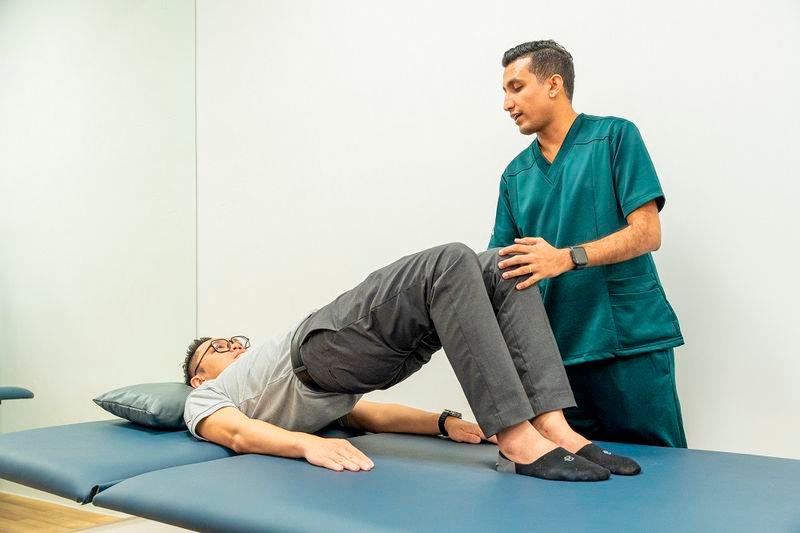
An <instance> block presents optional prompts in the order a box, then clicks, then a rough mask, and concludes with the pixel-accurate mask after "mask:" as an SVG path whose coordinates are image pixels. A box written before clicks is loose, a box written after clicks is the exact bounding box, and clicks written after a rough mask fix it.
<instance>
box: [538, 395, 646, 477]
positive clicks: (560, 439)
mask: <svg viewBox="0 0 800 533" xmlns="http://www.w3.org/2000/svg"><path fill="white" fill-rule="evenodd" d="M531 424H532V425H533V427H534V428H535V429H536V431H537V432H538V433H539V434H540V435H541V436H543V437H545V438H546V439H547V440H549V441H552V442H554V443H556V444H557V445H559V446H561V447H562V448H564V449H565V450H567V451H569V452H572V453H574V454H576V455H578V456H580V457H583V458H585V459H588V460H589V461H592V462H593V463H595V464H598V465H600V466H602V467H603V468H607V469H608V470H609V471H610V472H611V473H612V474H619V475H621V476H633V475H636V474H638V473H639V472H641V471H642V469H641V467H640V466H639V464H638V463H636V461H634V460H633V459H630V458H628V457H624V456H622V455H615V454H613V453H611V452H609V451H608V450H604V449H602V448H600V447H599V446H595V445H594V444H592V441H590V440H589V439H587V438H586V437H584V436H583V435H581V434H580V433H576V432H575V431H574V430H573V429H572V428H571V427H569V424H568V423H567V420H566V418H564V414H563V413H562V412H561V411H549V412H547V413H542V414H541V415H539V416H537V417H536V418H534V419H533V420H532V421H531Z"/></svg>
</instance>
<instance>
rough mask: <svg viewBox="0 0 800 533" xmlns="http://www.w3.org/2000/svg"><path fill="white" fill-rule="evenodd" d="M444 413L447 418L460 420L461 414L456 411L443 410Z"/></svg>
mask: <svg viewBox="0 0 800 533" xmlns="http://www.w3.org/2000/svg"><path fill="white" fill-rule="evenodd" d="M444 412H445V413H446V414H447V416H454V417H456V418H461V413H459V412H457V411H451V410H450V409H445V410H444Z"/></svg>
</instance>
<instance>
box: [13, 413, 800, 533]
mask: <svg viewBox="0 0 800 533" xmlns="http://www.w3.org/2000/svg"><path fill="white" fill-rule="evenodd" d="M321 434H322V435H325V436H337V437H341V438H349V439H350V440H351V442H353V444H354V445H355V446H356V447H358V448H359V449H361V450H362V451H364V452H365V453H366V454H367V455H369V456H370V457H371V458H372V459H373V460H374V461H375V468H374V469H373V470H372V471H371V472H357V473H353V472H333V471H330V470H326V469H322V468H319V467H315V466H312V465H310V464H308V463H306V462H305V461H302V460H294V459H284V458H278V457H268V456H261V455H252V454H246V455H234V454H233V453H232V452H231V451H230V450H227V449H226V448H223V447H220V446H217V445H215V444H211V443H207V442H201V441H197V440H195V439H194V438H193V437H191V436H190V435H189V434H188V432H186V431H155V430H151V429H146V428H142V427H139V426H136V425H133V424H130V423H128V422H124V421H103V422H89V423H84V424H72V425H68V426H57V427H52V428H43V429H35V430H28V431H20V432H16V433H7V434H4V435H0V478H5V479H9V480H12V481H16V482H18V483H23V484H26V485H29V486H33V487H35V488H39V489H42V490H45V491H48V492H53V493H55V494H59V495H61V496H65V497H68V498H72V499H76V500H78V501H81V502H88V501H90V500H92V499H93V503H94V504H95V505H97V506H98V507H104V508H108V509H114V510H117V511H122V512H125V513H129V514H133V515H138V516H142V517H146V518H150V519H153V520H158V521H161V522H166V523H170V524H174V525H177V526H182V527H186V528H190V529H197V530H203V531H325V532H329V531H331V532H333V531H348V532H349V531H358V532H362V531H363V532H368V531H450V530H461V531H479V530H480V531H532V530H542V531H556V530H557V531H593V532H594V531H615V532H617V531H648V532H650V531H655V532H658V531H726V532H727V531H770V532H782V531H787V532H788V531H792V532H800V503H798V502H800V496H798V494H797V493H798V491H800V461H795V460H790V459H777V458H769V457H759V456H752V455H740V454H731V453H719V452H705V451H697V450H680V449H671V448H656V447H649V446H636V445H628V444H611V443H609V444H607V446H608V447H609V448H610V449H612V450H615V451H618V452H620V453H624V454H628V455H630V456H632V457H634V458H636V459H637V460H638V461H639V462H640V463H641V465H642V468H643V472H642V474H641V475H639V476H635V477H622V476H614V477H612V479H611V480H610V481H604V482H598V483H565V482H554V481H544V480H539V479H533V478H526V477H522V476H515V475H511V474H500V473H498V472H496V471H494V469H493V466H494V460H495V457H496V454H497V448H496V447H495V446H493V445H490V444H483V445H470V444H459V443H453V442H450V441H447V440H444V439H439V438H434V437H422V436H416V435H396V434H368V435H360V436H357V435H355V434H353V433H347V432H342V431H335V430H334V431H331V430H326V431H323V432H322V433H321Z"/></svg>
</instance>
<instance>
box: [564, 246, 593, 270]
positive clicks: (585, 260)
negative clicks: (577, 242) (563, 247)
mask: <svg viewBox="0 0 800 533" xmlns="http://www.w3.org/2000/svg"><path fill="white" fill-rule="evenodd" d="M569 256H570V257H571V258H572V263H573V264H574V265H575V270H581V269H582V268H586V265H588V264H589V256H588V255H586V250H585V249H584V248H583V247H582V246H570V248H569Z"/></svg>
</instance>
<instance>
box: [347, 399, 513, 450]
mask: <svg viewBox="0 0 800 533" xmlns="http://www.w3.org/2000/svg"><path fill="white" fill-rule="evenodd" d="M347 420H348V422H349V424H350V425H351V426H352V427H354V428H356V429H362V430H365V431H371V432H373V433H419V434H421V435H438V434H439V413H430V412H428V411H423V410H421V409H415V408H413V407H408V406H405V405H399V404H391V403H377V402H368V401H365V400H361V401H359V402H358V403H357V404H356V406H355V407H354V408H353V411H352V412H351V413H350V414H349V415H347ZM444 425H445V429H446V430H447V433H448V434H449V436H450V439H451V440H454V441H457V442H470V443H473V444H478V443H479V442H481V440H488V441H490V442H494V443H497V439H496V438H495V437H491V438H488V439H487V438H486V436H485V435H484V434H483V432H482V431H481V429H480V428H479V427H478V425H477V424H475V423H472V422H467V421H466V420H461V419H458V418H454V417H450V418H447V419H446V420H445V423H444Z"/></svg>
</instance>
